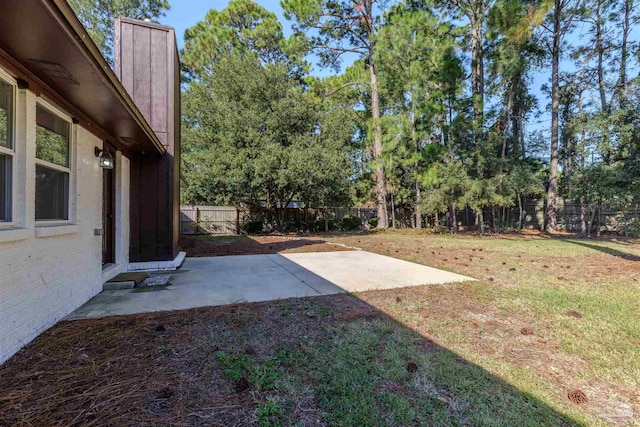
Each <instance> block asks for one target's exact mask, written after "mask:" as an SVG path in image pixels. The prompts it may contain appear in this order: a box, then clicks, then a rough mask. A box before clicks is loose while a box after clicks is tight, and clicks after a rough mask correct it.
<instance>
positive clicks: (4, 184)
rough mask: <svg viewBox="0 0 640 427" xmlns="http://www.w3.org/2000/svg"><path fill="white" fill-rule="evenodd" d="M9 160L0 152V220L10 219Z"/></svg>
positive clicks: (9, 157) (8, 157)
mask: <svg viewBox="0 0 640 427" xmlns="http://www.w3.org/2000/svg"><path fill="white" fill-rule="evenodd" d="M11 160H12V159H11V156H7V155H3V154H0V221H11V193H12V191H11Z"/></svg>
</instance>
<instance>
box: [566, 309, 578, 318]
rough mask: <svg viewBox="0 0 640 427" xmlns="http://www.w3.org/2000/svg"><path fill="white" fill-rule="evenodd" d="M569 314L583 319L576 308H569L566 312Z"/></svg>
mask: <svg viewBox="0 0 640 427" xmlns="http://www.w3.org/2000/svg"><path fill="white" fill-rule="evenodd" d="M565 314H566V315H567V316H569V317H575V318H576V319H582V314H581V313H579V312H577V311H575V310H569V311H567V312H566V313H565Z"/></svg>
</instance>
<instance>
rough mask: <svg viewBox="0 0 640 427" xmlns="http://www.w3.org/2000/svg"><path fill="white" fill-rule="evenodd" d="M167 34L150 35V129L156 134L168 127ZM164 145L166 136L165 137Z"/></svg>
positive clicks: (155, 32) (157, 32) (158, 32)
mask: <svg viewBox="0 0 640 427" xmlns="http://www.w3.org/2000/svg"><path fill="white" fill-rule="evenodd" d="M167 59H168V58H167V33H166V32H165V31H153V32H152V33H151V93H152V94H153V96H152V98H151V122H150V124H151V127H152V128H153V130H155V131H156V133H166V132H167V127H168V123H167V122H168V120H167V114H168V111H167V110H168V109H169V104H168V93H167V92H168V90H169V87H170V83H169V80H168V79H167V77H168V76H167V74H168V68H169V67H167V64H168V62H167ZM165 144H166V135H165Z"/></svg>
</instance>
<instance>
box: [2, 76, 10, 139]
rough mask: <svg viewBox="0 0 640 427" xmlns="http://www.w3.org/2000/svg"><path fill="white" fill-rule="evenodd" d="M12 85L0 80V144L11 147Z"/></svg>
mask: <svg viewBox="0 0 640 427" xmlns="http://www.w3.org/2000/svg"><path fill="white" fill-rule="evenodd" d="M12 127H13V87H12V86H11V85H10V84H8V83H5V82H3V81H2V80H0V145H2V146H3V147H7V148H13V147H12V145H13V144H12V138H11V132H12V129H11V128H12Z"/></svg>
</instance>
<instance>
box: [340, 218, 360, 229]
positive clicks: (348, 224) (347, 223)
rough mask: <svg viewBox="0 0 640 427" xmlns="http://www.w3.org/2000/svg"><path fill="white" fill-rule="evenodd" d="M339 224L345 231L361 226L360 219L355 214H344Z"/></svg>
mask: <svg viewBox="0 0 640 427" xmlns="http://www.w3.org/2000/svg"><path fill="white" fill-rule="evenodd" d="M340 226H341V228H342V229H343V230H345V231H351V230H357V229H359V228H360V227H361V226H362V221H361V220H360V218H358V217H357V216H355V215H345V216H344V217H343V218H342V221H341V223H340Z"/></svg>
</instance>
